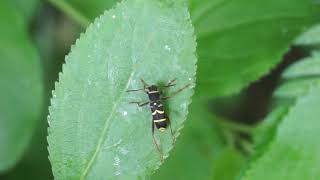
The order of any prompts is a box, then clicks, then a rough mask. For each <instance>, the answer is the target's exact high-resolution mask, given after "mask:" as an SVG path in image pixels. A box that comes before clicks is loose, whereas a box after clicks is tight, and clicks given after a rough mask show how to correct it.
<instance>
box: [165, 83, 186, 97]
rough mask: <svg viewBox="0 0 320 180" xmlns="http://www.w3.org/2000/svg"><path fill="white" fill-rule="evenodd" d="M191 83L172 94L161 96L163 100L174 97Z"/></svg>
mask: <svg viewBox="0 0 320 180" xmlns="http://www.w3.org/2000/svg"><path fill="white" fill-rule="evenodd" d="M190 85H191V84H187V85H185V86H183V87H182V88H180V89H178V90H177V91H176V92H174V93H173V94H171V96H166V97H163V98H161V100H168V99H170V98H172V97H173V96H175V95H177V94H179V93H180V92H181V91H183V90H185V89H186V88H188V87H189V86H190Z"/></svg>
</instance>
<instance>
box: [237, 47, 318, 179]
mask: <svg viewBox="0 0 320 180" xmlns="http://www.w3.org/2000/svg"><path fill="white" fill-rule="evenodd" d="M319 63H320V61H319V53H318V52H314V53H313V54H312V56H311V57H307V58H304V59H302V60H301V61H299V62H297V63H295V64H293V65H291V66H290V67H289V68H287V69H286V71H285V72H284V73H283V74H282V80H283V81H282V84H281V85H280V86H279V88H278V89H277V90H276V91H275V93H274V97H275V100H276V103H277V104H276V107H275V108H274V110H273V112H272V113H270V114H269V116H268V118H267V119H266V121H264V122H263V123H262V124H260V125H259V126H258V128H257V129H256V130H257V131H256V135H255V142H256V144H257V145H256V146H257V148H256V153H255V156H253V157H252V158H251V163H250V167H249V168H248V170H247V171H245V173H244V176H243V179H300V178H306V179H313V178H315V177H318V174H317V173H316V172H315V171H312V170H311V171H309V170H307V168H309V169H313V168H315V169H317V168H316V167H317V166H319V165H318V164H317V163H316V162H317V158H319V157H317V153H315V152H317V150H318V147H317V145H316V142H314V141H313V139H312V137H316V136H317V135H316V133H317V124H316V123H314V122H313V121H315V119H316V117H317V115H316V114H317V112H316V110H315V109H314V108H313V106H317V105H315V104H314V103H315V101H314V99H317V98H320V97H319V96H318V95H316V94H315V91H316V90H319V87H320V86H319V85H320V81H319V78H318V77H317V76H318V74H319V70H318V69H319V68H318V67H319V65H320V64H319ZM310 89H311V90H310ZM288 110H289V111H288ZM311 127H312V128H311ZM262 167H264V170H262ZM266 171H268V172H273V173H270V174H267V175H266V174H265V173H263V172H266ZM289 172H290V173H289ZM292 172H294V173H292ZM263 174H264V175H263Z"/></svg>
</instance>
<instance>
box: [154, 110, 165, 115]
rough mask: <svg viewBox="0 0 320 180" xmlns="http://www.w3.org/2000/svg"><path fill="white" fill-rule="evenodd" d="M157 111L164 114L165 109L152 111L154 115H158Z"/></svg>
mask: <svg viewBox="0 0 320 180" xmlns="http://www.w3.org/2000/svg"><path fill="white" fill-rule="evenodd" d="M157 113H159V114H164V111H159V110H157V109H156V110H155V111H154V112H153V113H152V115H156V114H157Z"/></svg>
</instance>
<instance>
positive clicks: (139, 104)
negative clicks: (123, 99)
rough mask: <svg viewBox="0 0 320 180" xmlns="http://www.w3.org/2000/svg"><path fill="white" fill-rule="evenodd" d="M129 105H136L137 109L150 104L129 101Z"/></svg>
mask: <svg viewBox="0 0 320 180" xmlns="http://www.w3.org/2000/svg"><path fill="white" fill-rule="evenodd" d="M129 103H130V104H137V105H138V106H139V107H142V106H145V105H147V104H149V103H150V102H149V101H148V102H139V101H131V102H129Z"/></svg>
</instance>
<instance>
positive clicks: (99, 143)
mask: <svg viewBox="0 0 320 180" xmlns="http://www.w3.org/2000/svg"><path fill="white" fill-rule="evenodd" d="M142 12H143V13H142V17H144V16H145V12H146V3H144V6H143V10H142ZM136 28H137V24H135V25H134V29H133V33H132V43H131V59H132V58H133V53H134V52H133V44H135V43H134V42H135V40H136V38H135V34H136V33H135V32H136ZM153 35H154V33H151V37H150V40H149V41H148V42H147V43H145V45H146V47H148V44H149V43H150V42H151V39H153V38H152V36H153ZM146 50H147V48H145V50H144V52H143V54H144V53H145V51H146ZM134 63H137V62H134ZM136 69H137V66H135V65H134V66H133V68H132V72H131V74H130V76H129V78H128V81H127V84H126V86H125V88H124V89H123V90H122V93H121V94H120V96H119V98H118V100H117V101H116V103H115V104H114V106H113V107H112V110H111V114H110V115H109V117H108V118H107V120H106V122H105V125H104V128H103V130H102V133H101V136H100V139H99V141H98V144H97V146H96V150H95V152H94V154H93V155H92V157H91V159H90V161H89V162H88V164H87V166H86V167H85V170H84V171H83V173H82V175H81V176H80V180H84V178H85V177H86V176H87V174H88V172H89V170H90V168H91V167H92V165H93V163H94V161H95V159H96V157H97V155H98V154H99V152H100V149H101V146H102V144H103V142H104V139H105V136H106V133H107V131H108V129H109V127H110V122H111V119H112V118H113V116H114V114H115V111H116V109H117V107H118V106H119V104H120V102H121V99H122V97H123V95H124V93H126V90H127V89H128V88H129V84H130V82H131V80H132V77H133V75H134V73H135V71H136Z"/></svg>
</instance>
